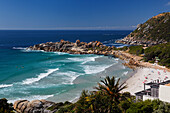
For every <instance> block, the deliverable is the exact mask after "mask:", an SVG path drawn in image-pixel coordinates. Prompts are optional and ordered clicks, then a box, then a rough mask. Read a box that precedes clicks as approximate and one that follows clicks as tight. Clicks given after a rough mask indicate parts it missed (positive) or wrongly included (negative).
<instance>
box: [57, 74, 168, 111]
mask: <svg viewBox="0 0 170 113" xmlns="http://www.w3.org/2000/svg"><path fill="white" fill-rule="evenodd" d="M101 82H102V83H103V84H99V85H98V87H95V88H96V89H97V90H98V91H91V92H89V91H85V90H84V91H83V92H82V94H81V96H80V98H79V100H78V101H77V102H76V103H73V104H71V103H68V104H66V103H65V105H64V104H62V106H60V107H58V111H57V112H56V113H170V104H169V103H165V102H162V101H160V100H153V101H151V100H146V101H138V102H135V97H134V96H132V95H130V93H128V92H125V93H120V92H121V91H122V89H124V88H125V87H126V86H125V85H124V84H119V80H117V82H116V80H115V78H114V77H112V78H111V79H110V78H109V77H106V79H105V80H103V81H101Z"/></svg>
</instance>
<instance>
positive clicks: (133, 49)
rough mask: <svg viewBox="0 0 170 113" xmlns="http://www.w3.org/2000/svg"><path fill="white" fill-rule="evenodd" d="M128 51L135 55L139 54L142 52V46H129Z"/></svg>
mask: <svg viewBox="0 0 170 113" xmlns="http://www.w3.org/2000/svg"><path fill="white" fill-rule="evenodd" d="M129 53H131V54H135V55H140V54H143V53H144V49H143V46H141V45H140V46H130V47H129Z"/></svg>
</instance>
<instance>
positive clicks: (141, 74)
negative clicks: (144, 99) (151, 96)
mask: <svg viewBox="0 0 170 113" xmlns="http://www.w3.org/2000/svg"><path fill="white" fill-rule="evenodd" d="M169 78H170V72H168V71H164V70H160V69H154V68H148V67H143V68H137V69H136V73H134V74H133V75H132V76H131V77H129V78H128V79H127V80H126V81H125V84H126V85H127V88H126V89H124V90H123V92H130V93H131V94H132V95H134V93H136V92H138V91H141V90H143V89H144V83H148V82H151V81H153V80H157V79H159V80H162V81H163V80H168V79H169ZM147 88H149V87H147V86H146V89H147Z"/></svg>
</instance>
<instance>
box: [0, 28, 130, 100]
mask: <svg viewBox="0 0 170 113" xmlns="http://www.w3.org/2000/svg"><path fill="white" fill-rule="evenodd" d="M130 32H131V31H118V30H117V31H105V30H103V31H94V30H92V31H87V30H86V31H78V30H74V31H67V30H63V31H60V30H1V31H0V98H7V99H8V100H9V102H14V101H16V100H19V99H27V100H34V99H47V100H51V101H55V102H60V101H62V102H63V101H66V100H68V101H73V100H74V99H76V98H78V97H79V96H80V94H81V91H82V90H94V89H93V87H94V86H96V85H97V83H98V82H99V81H100V80H101V79H104V78H105V76H110V77H112V76H115V77H116V78H117V79H118V78H121V80H125V79H127V78H128V77H129V75H130V73H131V72H132V70H131V69H129V68H127V67H125V66H123V65H122V62H123V61H121V60H119V59H118V58H108V57H107V56H103V55H92V54H90V55H73V54H68V53H61V52H43V51H31V50H26V49H25V48H26V47H28V46H32V45H34V44H39V43H44V42H57V41H60V40H61V39H64V40H68V41H71V42H75V41H76V40H77V39H79V40H80V41H84V42H90V41H96V40H97V41H101V42H102V43H104V44H105V45H107V46H116V47H120V46H125V45H123V44H116V43H115V40H117V39H121V38H124V37H125V36H126V35H128V34H129V33H130Z"/></svg>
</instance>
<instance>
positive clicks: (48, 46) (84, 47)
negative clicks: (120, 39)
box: [27, 40, 138, 68]
mask: <svg viewBox="0 0 170 113" xmlns="http://www.w3.org/2000/svg"><path fill="white" fill-rule="evenodd" d="M27 49H30V50H43V51H47V52H55V51H59V52H66V53H70V54H97V55H105V56H114V57H118V58H120V59H122V60H125V61H126V63H125V64H124V65H126V66H128V67H130V68H135V67H136V66H138V65H137V62H136V61H135V60H134V59H133V58H132V57H129V56H128V55H126V54H124V53H123V52H121V51H118V50H115V47H114V46H112V47H110V46H105V45H103V44H102V43H101V42H100V41H92V42H89V43H86V42H80V40H76V42H75V43H73V42H69V41H64V40H61V41H60V42H47V43H42V44H37V45H34V46H30V47H28V48H27ZM129 59H131V60H129ZM132 62H133V63H132Z"/></svg>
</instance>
